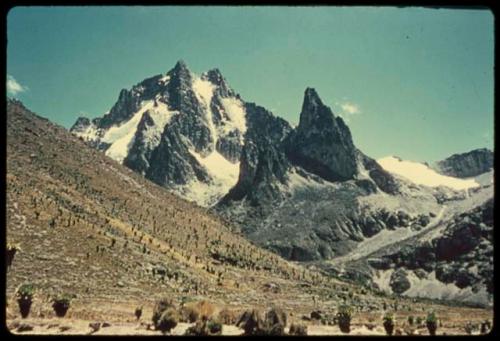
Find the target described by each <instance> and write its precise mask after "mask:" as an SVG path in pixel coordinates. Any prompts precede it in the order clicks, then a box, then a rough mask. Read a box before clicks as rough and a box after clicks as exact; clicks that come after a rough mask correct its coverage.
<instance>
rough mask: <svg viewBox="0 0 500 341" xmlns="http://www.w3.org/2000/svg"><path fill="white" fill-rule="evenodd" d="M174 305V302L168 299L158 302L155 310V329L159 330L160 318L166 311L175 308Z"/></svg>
mask: <svg viewBox="0 0 500 341" xmlns="http://www.w3.org/2000/svg"><path fill="white" fill-rule="evenodd" d="M173 306H174V304H173V303H172V301H171V300H170V299H168V298H162V299H160V300H158V301H156V303H155V306H154V308H153V316H152V320H153V325H154V326H155V328H158V325H159V323H160V318H161V316H162V314H163V312H164V311H166V310H167V309H168V308H173Z"/></svg>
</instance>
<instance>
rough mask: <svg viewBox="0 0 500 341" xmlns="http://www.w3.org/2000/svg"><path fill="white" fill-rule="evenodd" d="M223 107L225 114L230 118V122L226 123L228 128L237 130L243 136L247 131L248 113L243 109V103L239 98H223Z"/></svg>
mask: <svg viewBox="0 0 500 341" xmlns="http://www.w3.org/2000/svg"><path fill="white" fill-rule="evenodd" d="M221 102H222V106H223V107H224V112H225V113H226V115H227V116H228V117H229V121H226V122H225V123H226V126H227V127H228V128H229V129H230V130H233V129H237V130H239V131H240V132H241V133H242V134H244V133H245V132H246V131H247V122H246V118H245V115H246V112H245V109H244V107H243V103H242V102H241V101H240V100H239V99H237V98H232V97H230V98H222V99H221Z"/></svg>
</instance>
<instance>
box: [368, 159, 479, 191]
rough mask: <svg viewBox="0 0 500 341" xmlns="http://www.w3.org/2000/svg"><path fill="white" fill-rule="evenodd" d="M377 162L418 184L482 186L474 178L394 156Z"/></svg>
mask: <svg viewBox="0 0 500 341" xmlns="http://www.w3.org/2000/svg"><path fill="white" fill-rule="evenodd" d="M377 162H378V163H379V164H380V166H382V168H384V169H385V170H386V171H388V172H390V173H394V174H396V175H399V176H401V177H404V178H406V179H408V180H410V181H412V182H413V183H415V184H418V185H424V186H429V187H438V186H446V187H450V188H452V189H455V190H466V189H469V188H474V187H479V186H480V184H479V183H478V182H476V180H474V179H459V178H454V177H451V176H446V175H441V174H439V173H437V172H436V171H434V170H433V169H431V168H429V167H428V166H426V165H424V164H422V163H418V162H412V161H404V160H401V159H399V158H397V157H394V156H388V157H384V158H382V159H378V160H377Z"/></svg>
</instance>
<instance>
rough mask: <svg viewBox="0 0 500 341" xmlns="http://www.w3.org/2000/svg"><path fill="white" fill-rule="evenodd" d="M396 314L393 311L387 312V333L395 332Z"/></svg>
mask: <svg viewBox="0 0 500 341" xmlns="http://www.w3.org/2000/svg"><path fill="white" fill-rule="evenodd" d="M394 322H395V318H394V314H392V313H387V314H385V315H384V329H385V332H386V333H387V335H392V333H393V332H394Z"/></svg>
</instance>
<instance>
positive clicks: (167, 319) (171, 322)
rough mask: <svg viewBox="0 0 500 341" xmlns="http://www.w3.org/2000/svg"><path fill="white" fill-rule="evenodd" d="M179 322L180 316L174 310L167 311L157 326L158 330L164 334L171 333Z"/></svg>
mask: <svg viewBox="0 0 500 341" xmlns="http://www.w3.org/2000/svg"><path fill="white" fill-rule="evenodd" d="M178 321H179V316H178V314H177V311H176V310H175V309H174V308H168V309H167V310H165V311H164V312H163V313H162V314H161V316H160V319H159V321H158V324H157V325H156V329H158V330H160V331H161V332H162V333H163V334H166V333H168V332H170V331H171V330H172V329H173V328H175V326H177V323H178Z"/></svg>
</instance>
